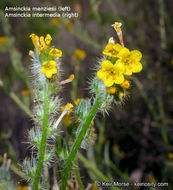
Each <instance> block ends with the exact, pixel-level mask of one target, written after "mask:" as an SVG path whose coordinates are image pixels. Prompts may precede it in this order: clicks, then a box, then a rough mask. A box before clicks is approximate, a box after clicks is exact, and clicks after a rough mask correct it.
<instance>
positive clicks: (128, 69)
mask: <svg viewBox="0 0 173 190" xmlns="http://www.w3.org/2000/svg"><path fill="white" fill-rule="evenodd" d="M118 57H119V59H118V60H117V62H116V64H120V63H121V64H124V67H125V70H124V74H126V75H132V73H138V72H140V71H141V70H142V64H141V63H140V60H141V58H142V53H141V52H140V51H138V50H133V51H129V49H127V48H122V49H121V50H120V52H119V53H118Z"/></svg>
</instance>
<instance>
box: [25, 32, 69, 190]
mask: <svg viewBox="0 0 173 190" xmlns="http://www.w3.org/2000/svg"><path fill="white" fill-rule="evenodd" d="M30 37H31V39H32V42H33V44H34V47H35V50H34V51H30V52H29V55H30V56H31V57H32V66H31V70H32V73H33V75H34V80H33V85H34V95H35V99H34V102H35V105H34V110H33V112H34V114H33V115H34V123H35V127H34V128H32V129H31V130H30V131H29V141H30V144H31V146H32V149H33V150H38V153H37V152H36V151H34V153H35V152H36V154H34V153H32V156H31V159H25V160H24V162H23V170H24V172H25V173H26V174H27V175H28V176H29V177H30V178H31V180H30V184H31V186H32V189H33V190H38V189H43V188H48V187H49V183H47V175H46V172H42V168H43V167H44V168H45V170H44V171H46V169H47V168H48V166H49V165H50V163H51V161H52V158H53V156H54V155H55V151H54V149H53V146H50V144H49V142H53V139H55V138H54V129H53V127H52V126H54V125H55V124H56V123H55V121H56V120H55V117H56V116H57V113H58V111H59V109H60V104H59V98H58V96H57V92H58V87H59V85H60V82H59V71H60V64H61V63H60V61H59V57H61V56H62V51H61V50H59V49H56V48H52V47H51V46H50V44H51V41H52V37H51V36H50V34H47V36H46V38H44V37H43V36H41V37H39V36H37V35H36V34H31V35H30ZM70 80H71V79H70ZM66 82H69V81H66ZM48 138H49V142H48ZM45 176H46V177H45Z"/></svg>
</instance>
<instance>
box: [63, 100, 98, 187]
mask: <svg viewBox="0 0 173 190" xmlns="http://www.w3.org/2000/svg"><path fill="white" fill-rule="evenodd" d="M100 104H101V98H100V97H96V100H95V102H94V105H93V107H92V109H91V112H90V113H89V115H88V116H87V118H86V120H85V121H84V124H83V126H82V128H81V130H80V132H79V134H78V137H77V139H76V141H75V143H74V145H73V148H72V150H71V152H70V155H69V157H68V159H67V161H66V165H65V169H64V175H63V178H62V184H61V188H60V189H61V190H65V188H66V185H67V180H68V177H69V174H70V170H71V167H72V162H73V160H74V159H75V157H76V154H77V151H78V149H79V148H80V145H81V143H82V141H83V139H84V137H85V134H86V132H87V129H88V127H89V125H90V123H91V121H92V119H93V117H94V116H95V114H96V113H97V111H98V109H99V107H100Z"/></svg>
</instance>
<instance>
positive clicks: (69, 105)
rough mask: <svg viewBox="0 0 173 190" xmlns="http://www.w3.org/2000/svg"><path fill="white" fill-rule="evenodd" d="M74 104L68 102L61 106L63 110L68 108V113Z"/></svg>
mask: <svg viewBox="0 0 173 190" xmlns="http://www.w3.org/2000/svg"><path fill="white" fill-rule="evenodd" d="M73 108H74V106H73V105H72V104H70V103H67V104H66V105H65V106H62V107H61V111H64V110H65V109H67V110H68V114H69V113H71V112H72V111H73Z"/></svg>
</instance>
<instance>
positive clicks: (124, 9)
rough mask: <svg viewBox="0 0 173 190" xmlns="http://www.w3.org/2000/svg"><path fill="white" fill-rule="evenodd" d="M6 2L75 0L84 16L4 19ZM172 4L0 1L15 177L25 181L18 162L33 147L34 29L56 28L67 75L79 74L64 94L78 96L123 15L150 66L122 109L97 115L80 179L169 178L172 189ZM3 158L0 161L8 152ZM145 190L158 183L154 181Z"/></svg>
mask: <svg viewBox="0 0 173 190" xmlns="http://www.w3.org/2000/svg"><path fill="white" fill-rule="evenodd" d="M6 5H8V6H23V5H27V6H53V5H57V6H70V7H71V9H73V10H76V11H78V13H79V17H78V18H77V19H63V18H9V19H6V18H4V16H3V15H4V8H5V6H6ZM172 9H173V4H172V1H171V0H149V1H145V0H134V1H130V0H121V1H120V0H116V1H114V0H107V1H102V0H89V1H85V0H81V1H75V0H73V1H70V2H69V1H63V2H62V1H56V0H55V1H53V0H52V1H49V2H44V1H41V0H40V1H39V0H37V1H34V0H33V1H32V0H31V1H17V0H16V1H11V0H4V1H2V2H1V13H0V14H1V15H0V23H1V29H0V56H1V59H0V86H1V89H0V101H1V103H0V104H1V108H0V115H1V117H0V119H1V127H0V153H1V155H3V153H7V155H8V157H9V158H10V159H12V162H13V164H14V165H13V166H14V167H12V168H13V169H12V173H13V175H14V174H16V175H14V176H12V178H14V180H13V181H14V182H16V183H17V182H19V181H22V182H23V181H24V184H25V182H26V181H27V180H26V178H25V177H24V174H23V173H22V174H21V173H20V172H19V171H20V167H19V168H18V165H17V163H18V162H20V161H21V160H22V159H23V158H24V157H25V156H26V155H29V154H31V151H30V149H29V148H28V145H27V141H28V139H27V135H26V134H27V130H28V129H29V128H30V127H31V126H32V125H33V123H32V121H31V120H30V117H32V114H31V111H30V110H32V104H33V102H32V97H33V89H32V84H31V79H30V78H32V76H31V73H30V70H29V67H30V57H29V55H28V50H29V49H32V44H31V42H30V39H29V35H30V34H31V33H37V34H38V35H43V36H45V35H46V34H47V33H50V34H51V35H52V36H53V38H54V39H55V40H54V41H55V43H54V44H55V45H57V46H58V47H60V48H61V50H62V51H63V65H62V66H63V69H64V75H67V76H68V75H70V74H71V73H75V76H77V77H76V78H75V80H73V82H72V85H70V84H68V85H66V87H65V88H64V89H63V91H62V95H63V96H64V97H65V99H66V100H68V101H73V100H75V99H77V98H81V97H86V96H87V94H88V91H87V89H86V88H87V84H88V82H89V79H90V77H92V73H93V72H92V69H94V68H95V64H96V59H97V57H98V58H99V57H100V55H101V51H102V50H103V49H104V47H105V45H106V41H107V40H108V38H109V36H114V38H115V39H117V40H118V38H117V36H116V34H115V32H114V30H113V28H112V29H110V28H111V27H110V25H112V24H113V23H114V22H115V21H119V22H121V23H122V24H123V26H122V29H123V36H124V40H125V46H126V45H127V46H128V47H129V48H130V49H139V50H140V51H141V52H142V53H143V59H142V64H143V67H144V68H143V71H142V72H141V73H140V74H139V75H138V76H137V77H138V78H135V80H134V82H133V84H131V86H132V87H131V89H130V91H131V92H130V94H131V95H130V94H129V95H130V96H129V98H128V99H126V100H125V101H124V102H123V104H122V105H119V106H118V109H117V107H115V106H113V107H112V111H111V112H109V114H108V115H105V118H103V117H102V116H101V114H100V115H99V117H98V118H97V119H96V121H95V125H94V126H95V132H96V134H97V139H96V143H95V144H94V146H91V147H90V148H89V149H88V151H87V153H86V152H85V151H82V153H80V154H78V159H79V164H80V165H81V167H80V168H81V169H80V173H81V176H82V181H83V183H84V185H85V187H87V186H88V189H89V188H93V189H94V188H96V187H95V185H90V184H93V183H94V181H97V180H103V181H111V180H113V181H123V182H127V181H142V182H148V181H149V182H167V183H169V186H168V187H162V189H167V190H172V188H173V182H172V180H171V176H172V175H173V140H172V139H173V135H172V131H173V120H172V115H173V87H172V81H173V75H172V72H173V12H172ZM77 49H82V50H84V51H85V53H86V56H84V59H82V60H79V61H78V62H75V61H74V59H75V58H74V57H75V52H76V50H77ZM70 60H71V61H70ZM28 76H30V77H28ZM69 92H71V93H69ZM127 102H128V103H127ZM21 142H23V143H21ZM0 161H1V163H2V162H3V159H1V160H0ZM11 166H12V165H11ZM2 167H5V166H4V165H2ZM2 167H1V168H2ZM9 168H11V167H10V166H9ZM19 173H20V175H19ZM16 176H17V178H16ZM7 177H8V175H7ZM8 179H9V177H8ZM10 179H11V177H10ZM9 184H11V181H10V182H9ZM12 185H14V184H12ZM70 185H71V186H70ZM72 186H73V185H72V184H71V183H69V188H71V189H75V187H72ZM120 189H121V188H120ZM122 189H123V188H122ZM124 189H125V188H124ZM132 189H134V187H132ZM140 189H149V190H152V188H149V187H142V188H140Z"/></svg>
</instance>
